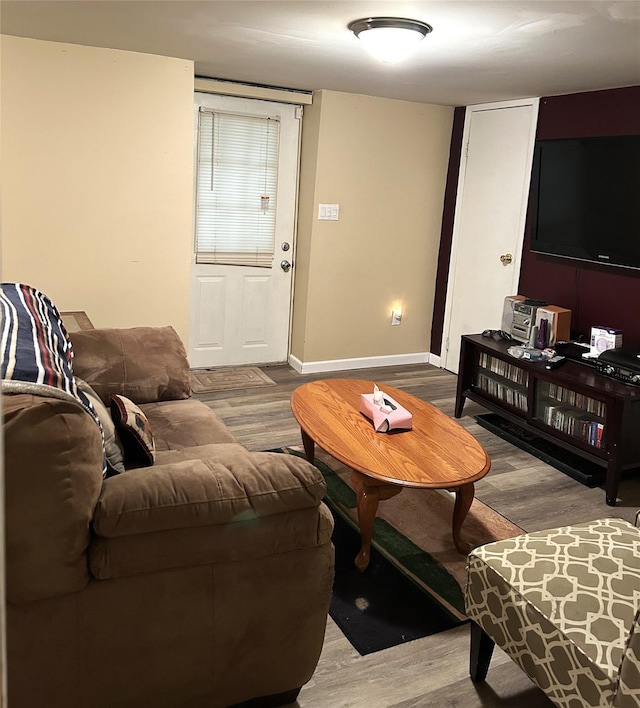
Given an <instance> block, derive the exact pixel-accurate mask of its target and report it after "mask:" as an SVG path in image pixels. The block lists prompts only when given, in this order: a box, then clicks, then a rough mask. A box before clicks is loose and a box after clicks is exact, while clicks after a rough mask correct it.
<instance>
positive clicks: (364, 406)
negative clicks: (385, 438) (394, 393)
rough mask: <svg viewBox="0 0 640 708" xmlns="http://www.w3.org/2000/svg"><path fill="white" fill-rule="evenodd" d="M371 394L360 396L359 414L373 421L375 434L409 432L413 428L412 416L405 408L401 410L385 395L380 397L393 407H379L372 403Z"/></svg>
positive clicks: (400, 407) (396, 403)
mask: <svg viewBox="0 0 640 708" xmlns="http://www.w3.org/2000/svg"><path fill="white" fill-rule="evenodd" d="M373 395H374V394H373V393H362V394H360V413H364V415H366V416H367V418H369V420H371V421H373V427H374V429H375V431H376V433H386V432H387V431H389V430H411V428H412V427H413V420H412V419H413V416H412V415H411V413H409V411H408V410H407V409H406V408H403V407H402V406H401V405H400V404H399V403H398V402H397V401H394V400H393V398H391V396H387V394H386V393H383V394H382V397H383V398H384V399H385V400H387V401H389V402H390V403H392V404H393V405H394V406H395V410H393V409H392V408H391V406H384V405H383V406H380V405H378V404H377V403H374V402H373Z"/></svg>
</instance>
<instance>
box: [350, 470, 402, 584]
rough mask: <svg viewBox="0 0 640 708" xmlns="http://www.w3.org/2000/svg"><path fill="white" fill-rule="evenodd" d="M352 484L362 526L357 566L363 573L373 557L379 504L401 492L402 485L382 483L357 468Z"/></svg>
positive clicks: (353, 471) (352, 476)
mask: <svg viewBox="0 0 640 708" xmlns="http://www.w3.org/2000/svg"><path fill="white" fill-rule="evenodd" d="M351 484H352V485H353V488H354V490H355V492H356V500H357V505H358V525H359V526H360V552H359V553H358V555H357V556H356V559H355V566H356V568H357V569H358V570H359V571H360V572H361V573H362V572H363V571H365V570H366V569H367V566H368V565H369V559H370V557H371V537H372V536H373V522H374V521H375V518H376V512H377V511H378V504H379V503H380V501H382V500H384V499H391V497H395V496H396V494H400V492H401V491H402V487H399V486H398V485H395V484H381V483H380V482H378V481H375V480H372V479H371V478H370V477H367V476H366V475H364V474H361V473H360V472H356V471H355V470H352V471H351Z"/></svg>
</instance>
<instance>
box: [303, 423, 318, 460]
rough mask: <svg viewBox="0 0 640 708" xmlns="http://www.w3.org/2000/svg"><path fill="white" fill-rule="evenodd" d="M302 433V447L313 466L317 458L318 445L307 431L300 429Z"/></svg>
mask: <svg viewBox="0 0 640 708" xmlns="http://www.w3.org/2000/svg"><path fill="white" fill-rule="evenodd" d="M300 433H301V435H302V446H303V447H304V454H305V456H306V458H307V460H308V461H309V462H310V463H311V464H313V461H314V460H315V457H316V445H315V443H314V442H313V438H312V437H311V436H310V435H309V433H307V432H306V431H305V430H302V428H300Z"/></svg>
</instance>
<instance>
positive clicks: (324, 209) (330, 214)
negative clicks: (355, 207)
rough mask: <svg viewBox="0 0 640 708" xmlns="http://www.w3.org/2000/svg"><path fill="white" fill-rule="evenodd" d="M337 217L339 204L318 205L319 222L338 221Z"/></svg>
mask: <svg viewBox="0 0 640 708" xmlns="http://www.w3.org/2000/svg"><path fill="white" fill-rule="evenodd" d="M339 216H340V205H339V204H318V220H319V221H338V218H339Z"/></svg>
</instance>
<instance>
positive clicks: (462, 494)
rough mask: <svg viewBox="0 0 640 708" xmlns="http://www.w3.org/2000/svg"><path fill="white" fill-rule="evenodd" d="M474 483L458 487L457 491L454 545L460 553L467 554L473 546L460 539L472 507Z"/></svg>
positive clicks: (453, 530) (454, 509) (454, 515)
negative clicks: (463, 525)
mask: <svg viewBox="0 0 640 708" xmlns="http://www.w3.org/2000/svg"><path fill="white" fill-rule="evenodd" d="M474 491H475V489H474V485H473V484H465V485H463V486H462V487H458V488H457V489H456V490H455V492H456V503H455V506H454V507H453V529H452V532H453V545H454V546H455V547H456V551H458V553H462V554H463V555H467V553H469V551H470V550H471V546H470V545H469V544H468V543H465V542H464V541H462V540H461V539H460V530H461V529H462V524H463V522H464V520H465V519H466V518H467V514H468V513H469V509H470V508H471V503H472V502H473V495H474Z"/></svg>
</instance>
